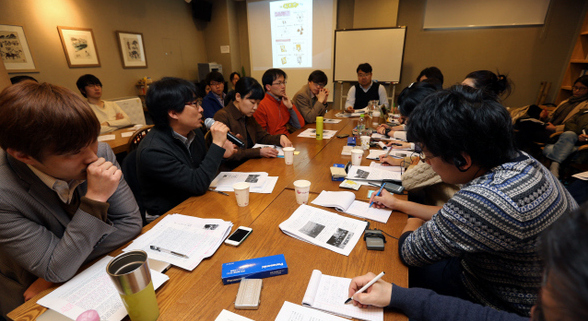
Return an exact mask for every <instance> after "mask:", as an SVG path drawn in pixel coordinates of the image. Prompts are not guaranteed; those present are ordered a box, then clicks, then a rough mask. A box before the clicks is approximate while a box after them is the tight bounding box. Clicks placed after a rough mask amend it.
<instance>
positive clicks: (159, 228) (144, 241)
mask: <svg viewBox="0 0 588 321" xmlns="http://www.w3.org/2000/svg"><path fill="white" fill-rule="evenodd" d="M232 227H233V223H232V222H227V221H223V220H221V219H202V218H198V217H193V216H187V215H182V214H171V215H168V216H166V217H164V218H163V219H162V220H161V221H159V223H157V225H155V226H154V227H153V228H152V229H150V230H149V231H147V232H146V233H145V234H142V235H140V236H139V237H137V238H136V239H135V240H134V241H133V242H132V243H131V244H130V245H129V246H127V247H126V248H124V249H123V251H125V252H128V251H132V250H143V251H145V252H147V254H148V255H149V257H150V258H154V259H156V260H160V261H164V262H168V263H170V264H173V265H175V266H177V267H180V268H182V269H185V270H189V271H192V270H194V268H195V267H196V266H198V264H200V262H202V260H204V259H205V258H208V257H210V256H212V255H213V254H214V252H216V250H217V249H218V248H219V246H220V245H221V244H222V243H223V241H224V240H225V238H226V237H227V236H228V235H229V233H230V232H231V229H232ZM151 245H154V246H157V247H160V248H163V249H166V250H169V251H173V252H175V253H179V254H183V255H186V256H187V258H186V257H182V256H179V255H175V254H171V253H166V252H160V251H156V250H153V249H151Z"/></svg>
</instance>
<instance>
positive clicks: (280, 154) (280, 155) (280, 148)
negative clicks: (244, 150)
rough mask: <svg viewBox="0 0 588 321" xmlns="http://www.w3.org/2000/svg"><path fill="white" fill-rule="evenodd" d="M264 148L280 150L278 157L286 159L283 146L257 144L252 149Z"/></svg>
mask: <svg viewBox="0 0 588 321" xmlns="http://www.w3.org/2000/svg"><path fill="white" fill-rule="evenodd" d="M264 147H271V148H273V149H277V150H278V157H284V150H283V149H282V146H276V145H266V144H255V145H253V147H251V148H264Z"/></svg>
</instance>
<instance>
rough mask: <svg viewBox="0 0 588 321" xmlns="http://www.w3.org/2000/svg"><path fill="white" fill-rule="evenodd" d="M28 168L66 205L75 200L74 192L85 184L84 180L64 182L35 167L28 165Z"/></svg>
mask: <svg viewBox="0 0 588 321" xmlns="http://www.w3.org/2000/svg"><path fill="white" fill-rule="evenodd" d="M27 166H28V167H29V168H30V169H31V171H33V173H34V174H35V175H37V177H38V178H39V179H40V180H41V181H42V182H43V183H44V184H45V185H47V187H49V188H50V189H52V190H53V191H55V193H57V196H59V199H60V200H61V201H62V202H63V203H65V204H69V203H71V200H72V198H73V195H74V192H75V191H76V187H78V185H80V184H81V183H83V182H84V180H77V179H72V180H71V181H69V183H68V182H66V181H64V180H60V179H57V178H55V177H52V176H50V175H47V174H45V173H43V172H41V171H40V170H38V169H36V168H35V167H34V166H31V165H29V164H27Z"/></svg>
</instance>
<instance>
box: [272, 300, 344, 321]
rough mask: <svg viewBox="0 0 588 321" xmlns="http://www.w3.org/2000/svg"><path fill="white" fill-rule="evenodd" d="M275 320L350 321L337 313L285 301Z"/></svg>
mask: <svg viewBox="0 0 588 321" xmlns="http://www.w3.org/2000/svg"><path fill="white" fill-rule="evenodd" d="M275 321H349V320H348V319H344V318H341V317H338V316H336V315H332V314H328V313H325V312H322V311H319V310H315V309H311V308H307V307H303V306H301V305H297V304H294V303H292V302H288V301H284V305H282V308H281V309H280V313H278V316H277V317H276V320H275Z"/></svg>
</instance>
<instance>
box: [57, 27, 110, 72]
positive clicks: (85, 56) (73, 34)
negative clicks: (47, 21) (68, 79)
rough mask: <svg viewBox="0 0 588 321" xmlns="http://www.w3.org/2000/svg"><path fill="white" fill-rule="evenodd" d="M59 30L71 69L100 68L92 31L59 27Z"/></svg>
mask: <svg viewBox="0 0 588 321" xmlns="http://www.w3.org/2000/svg"><path fill="white" fill-rule="evenodd" d="M57 30H58V31H59V37H60V38H61V45H62V46H63V51H65V58H66V59H67V64H68V65H69V67H70V68H76V67H100V58H99V57H98V50H97V49H96V42H94V33H93V32H92V29H87V28H73V27H57Z"/></svg>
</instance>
